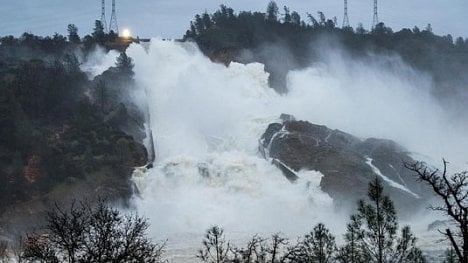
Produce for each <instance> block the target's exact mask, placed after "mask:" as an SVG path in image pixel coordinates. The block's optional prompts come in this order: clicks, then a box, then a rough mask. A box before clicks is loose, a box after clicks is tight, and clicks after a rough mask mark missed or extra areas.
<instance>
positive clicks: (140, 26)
mask: <svg viewBox="0 0 468 263" xmlns="http://www.w3.org/2000/svg"><path fill="white" fill-rule="evenodd" d="M116 1H117V20H118V22H119V27H120V29H121V31H122V29H123V28H128V29H130V30H131V32H132V34H133V36H137V35H138V36H140V37H151V36H157V37H163V38H179V37H181V36H182V35H183V34H184V32H185V30H186V29H187V28H188V25H189V22H190V20H191V19H192V18H193V16H194V15H195V14H197V13H202V12H204V11H205V10H207V11H208V12H213V11H215V10H216V9H217V8H218V7H219V5H220V4H222V3H224V4H226V5H227V6H230V7H232V8H234V10H235V11H236V12H237V11H240V10H252V11H262V12H264V11H265V9H266V5H267V3H268V2H269V0H230V1H227V0H195V1H193V0H116ZM111 2H112V1H111V0H106V4H107V7H106V8H107V10H106V11H107V12H106V16H107V20H109V19H110V16H111ZM276 2H277V3H278V6H280V7H282V6H284V5H287V6H289V7H290V9H291V10H296V11H298V12H299V13H300V14H301V16H303V18H305V17H306V13H311V14H314V15H315V14H316V13H317V11H323V12H324V13H325V15H326V16H327V17H329V18H331V17H333V16H336V17H337V18H338V22H339V24H340V25H341V21H342V19H343V1H342V0H289V1H288V0H277V1H276ZM348 3H349V19H350V23H351V25H352V26H353V27H356V25H357V24H358V23H363V24H364V27H365V28H370V27H371V23H372V14H373V11H372V10H373V1H372V0H348ZM467 12H468V0H393V1H388V0H380V3H379V18H380V20H381V21H383V22H385V23H386V24H387V25H389V26H391V27H392V28H393V29H394V30H395V31H396V30H399V29H401V28H403V27H409V28H413V27H414V26H415V25H416V26H418V27H420V28H425V27H426V25H427V24H428V23H431V24H432V28H433V30H434V32H435V33H437V34H452V35H453V36H454V37H457V36H463V37H464V38H466V37H468V15H467V14H466V13H467ZM100 16H101V1H100V0H75V1H72V0H0V35H2V36H4V35H10V34H11V35H16V36H18V35H20V34H22V33H23V32H25V31H27V32H32V33H34V34H38V35H52V34H53V33H54V32H59V33H61V34H66V26H67V24H69V23H74V24H76V25H77V26H78V28H79V30H80V32H79V33H80V35H81V36H83V35H85V34H88V33H90V32H91V30H92V28H93V25H94V20H96V19H100ZM107 23H108V24H109V22H107Z"/></svg>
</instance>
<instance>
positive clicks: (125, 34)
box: [122, 28, 132, 38]
mask: <svg viewBox="0 0 468 263" xmlns="http://www.w3.org/2000/svg"><path fill="white" fill-rule="evenodd" d="M122 36H123V37H127V38H128V37H131V36H132V33H131V32H130V30H129V29H127V28H125V29H124V30H123V31H122Z"/></svg>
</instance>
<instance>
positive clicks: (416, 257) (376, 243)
mask: <svg viewBox="0 0 468 263" xmlns="http://www.w3.org/2000/svg"><path fill="white" fill-rule="evenodd" d="M398 232H399V233H398ZM344 241H345V244H343V245H342V246H337V244H336V242H335V237H334V236H333V234H332V233H331V232H330V231H329V230H328V229H327V228H326V227H325V225H324V224H322V223H319V224H317V225H316V226H315V227H314V228H313V230H312V231H311V232H309V233H308V234H306V235H304V236H303V237H301V238H299V239H298V240H297V241H296V242H291V241H290V240H288V239H287V238H285V237H283V236H282V235H281V234H275V235H273V236H272V237H271V239H270V240H268V239H264V238H262V237H260V236H254V237H253V238H252V239H251V240H250V241H249V242H248V243H247V245H246V246H245V247H241V248H239V247H235V246H232V245H231V244H230V243H229V242H226V240H225V237H224V234H223V229H221V228H219V227H217V226H215V227H213V228H211V229H209V230H208V231H207V233H206V237H205V239H204V240H203V248H202V249H201V250H200V251H199V254H198V256H197V257H198V258H199V259H201V261H203V262H210V263H211V262H216V263H221V262H239V263H241V262H243V263H251V262H285V263H286V262H288V263H293V262H294V263H300V262H314V263H315V262H317V263H328V262H343V263H347V262H353V263H355V262H362V263H365V262H379V263H383V262H406V263H422V262H427V261H426V258H425V257H424V255H423V253H422V251H421V250H420V249H419V248H418V247H417V246H416V237H415V236H414V235H413V234H412V233H411V230H410V227H409V226H405V227H403V228H402V229H401V230H399V229H398V219H397V215H396V211H395V208H394V207H393V202H392V201H391V200H390V199H389V198H388V196H386V195H385V194H384V192H383V186H382V183H381V181H380V180H379V179H377V178H376V179H375V180H373V181H372V182H371V183H370V184H369V194H368V201H365V200H361V201H360V202H359V204H358V209H357V213H356V214H354V215H352V216H351V217H350V221H349V223H348V224H347V231H346V234H345V235H344Z"/></svg>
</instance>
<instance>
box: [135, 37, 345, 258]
mask: <svg viewBox="0 0 468 263" xmlns="http://www.w3.org/2000/svg"><path fill="white" fill-rule="evenodd" d="M128 53H129V55H130V56H131V57H133V58H134V59H135V72H136V74H137V75H136V79H137V81H138V83H137V84H138V85H139V86H140V87H143V88H144V89H145V90H146V94H145V98H146V99H147V100H148V102H149V109H150V116H151V123H152V127H151V128H152V132H153V137H154V141H155V147H156V163H155V168H154V169H151V170H150V171H149V173H148V174H147V176H146V177H145V178H143V179H137V180H138V182H137V183H138V184H139V185H140V186H141V197H140V198H137V200H136V206H137V207H138V211H140V212H141V213H142V214H143V215H145V216H147V217H148V218H149V219H150V223H151V225H152V226H153V227H152V233H153V235H154V236H155V237H157V238H160V239H166V238H167V239H169V244H170V246H169V247H170V249H171V248H172V252H171V253H170V254H177V253H178V252H177V250H174V249H175V248H180V247H187V246H189V247H190V248H191V249H190V248H187V249H183V250H182V251H185V252H183V253H187V251H190V252H189V253H192V255H193V254H195V253H196V248H197V247H199V245H198V244H199V242H200V238H201V237H202V236H203V232H204V231H205V230H206V229H207V228H209V227H210V226H212V225H215V224H217V225H220V226H223V227H224V228H225V229H226V231H227V233H228V234H229V235H230V238H234V239H236V238H237V239H243V238H247V237H248V236H251V235H253V234H255V233H263V234H265V235H269V234H272V233H275V232H279V231H282V232H284V233H287V234H290V235H292V236H293V237H295V236H298V235H301V234H303V233H304V232H307V231H308V230H310V229H312V227H313V226H314V223H317V222H321V221H324V220H327V218H328V217H330V216H331V215H332V214H333V206H332V205H333V204H332V199H331V198H330V197H329V196H328V195H327V194H325V193H323V192H322V191H321V190H320V189H319V184H320V180H321V177H322V175H321V174H320V173H318V172H306V171H304V172H301V173H299V176H300V179H299V180H298V181H297V182H296V183H295V184H291V183H290V182H289V181H288V180H287V179H286V178H285V177H284V176H283V175H282V173H281V172H280V171H279V170H278V169H277V168H276V167H274V166H273V165H271V164H269V163H268V162H267V161H266V160H264V159H263V158H262V157H261V156H260V155H259V154H258V152H257V147H258V139H259V138H260V136H261V134H262V132H263V131H264V129H265V128H266V126H267V125H268V124H269V123H270V122H272V121H275V120H276V118H277V117H278V116H279V114H280V113H281V111H280V110H279V109H275V107H274V102H275V100H277V99H278V98H279V97H280V96H279V95H278V94H276V93H275V92H274V91H273V90H272V89H270V88H269V87H268V81H267V80H268V75H267V73H265V72H264V70H263V65H261V64H250V65H241V64H232V65H231V66H230V67H228V68H226V67H225V66H223V65H219V64H214V63H212V62H211V61H209V59H208V58H206V57H204V56H203V55H202V54H201V53H200V52H199V51H198V49H197V48H196V47H195V46H193V45H191V44H177V43H173V42H163V41H153V42H152V44H151V46H150V47H149V49H148V50H147V51H145V50H144V48H143V47H141V46H133V47H132V48H131V49H130V50H129V51H128ZM170 65H178V66H177V67H171V66H170ZM140 97H143V96H140ZM336 227H337V228H338V227H339V226H338V224H337V226H336ZM176 260H177V258H176ZM183 260H187V259H186V258H184V259H183Z"/></svg>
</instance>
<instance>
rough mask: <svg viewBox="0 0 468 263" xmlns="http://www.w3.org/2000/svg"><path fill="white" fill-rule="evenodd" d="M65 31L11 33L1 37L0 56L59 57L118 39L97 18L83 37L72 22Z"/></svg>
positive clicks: (103, 45) (5, 57)
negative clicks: (66, 32) (45, 34)
mask: <svg viewBox="0 0 468 263" xmlns="http://www.w3.org/2000/svg"><path fill="white" fill-rule="evenodd" d="M67 31H68V35H67V36H64V35H61V34H59V33H55V34H54V35H53V36H45V37H42V36H37V35H34V34H32V33H28V32H25V33H23V34H22V35H21V36H20V37H19V38H16V37H14V36H12V35H10V36H4V37H1V38H0V58H4V59H7V58H11V57H22V58H33V57H42V56H44V55H49V56H54V57H57V56H58V57H60V56H63V55H65V54H66V53H73V52H74V51H75V49H77V48H80V49H82V50H83V51H85V52H86V51H89V50H91V49H92V48H94V47H95V46H96V45H101V46H102V47H106V45H105V44H106V43H109V42H115V41H116V40H117V39H118V35H117V34H116V33H114V32H113V31H111V32H109V33H106V32H105V30H104V27H103V25H102V23H101V21H99V20H96V21H95V23H94V29H93V32H92V33H91V34H88V35H85V36H84V37H83V38H81V37H80V36H79V33H78V27H77V26H76V25H74V24H69V25H68V26H67Z"/></svg>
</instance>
